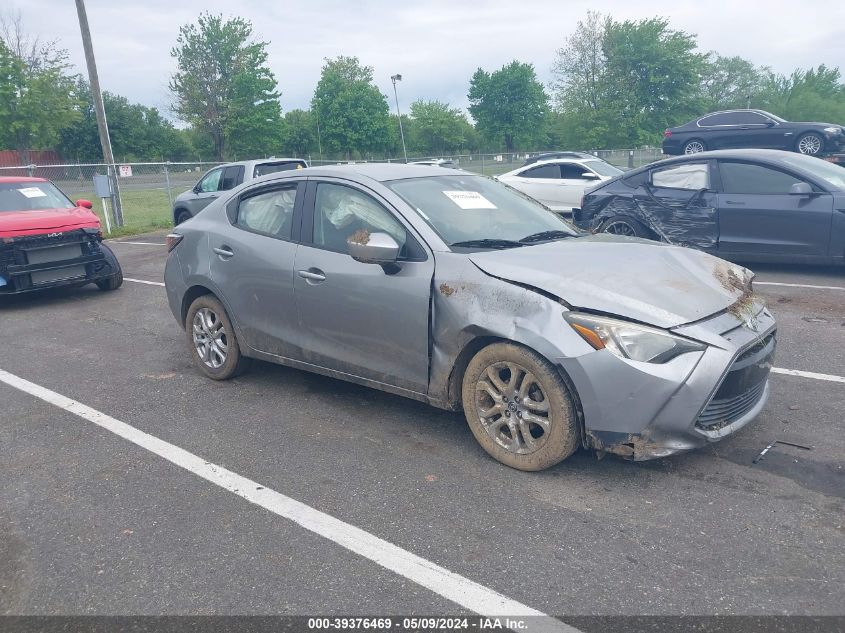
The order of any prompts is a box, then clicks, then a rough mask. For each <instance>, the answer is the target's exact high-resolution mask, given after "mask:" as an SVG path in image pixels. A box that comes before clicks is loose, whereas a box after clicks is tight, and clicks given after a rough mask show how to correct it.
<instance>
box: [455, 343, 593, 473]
mask: <svg viewBox="0 0 845 633" xmlns="http://www.w3.org/2000/svg"><path fill="white" fill-rule="evenodd" d="M461 395H462V399H463V407H464V415H465V416H466V419H467V423H468V424H469V428H470V429H471V430H472V434H473V435H474V436H475V439H476V440H478V443H479V444H481V447H482V448H483V449H484V450H485V451H487V453H489V454H490V455H491V456H492V457H493V458H494V459H496V460H498V461H500V462H501V463H503V464H505V465H507V466H510V467H511V468H516V469H518V470H529V471H534V470H543V469H545V468H549V467H550V466H554V465H555V464H557V463H558V462H560V461H563V460H564V459H566V458H567V457H569V456H570V455H571V454H572V453H573V452H575V449H576V448H578V444H579V442H580V438H581V435H580V431H579V424H578V417H577V415H576V413H575V406H574V404H573V399H572V395H571V394H570V392H569V389H567V387H566V384H565V383H564V382H563V380H562V379H561V377H560V375H559V374H558V372H557V371H556V370H555V368H554V367H553V366H552V365H551V364H550V363H549V362H548V361H547V360H545V359H544V358H542V357H541V356H539V355H538V354H536V353H534V352H532V351H531V350H529V349H526V348H524V347H521V346H520V345H516V344H514V343H494V344H493V345H489V346H488V347H485V348H484V349H482V350H481V351H479V352H478V353H477V354H476V355H475V357H474V358H473V359H472V360H471V361H470V363H469V366H468V367H467V369H466V372H465V373H464V378H463V385H462V392H461Z"/></svg>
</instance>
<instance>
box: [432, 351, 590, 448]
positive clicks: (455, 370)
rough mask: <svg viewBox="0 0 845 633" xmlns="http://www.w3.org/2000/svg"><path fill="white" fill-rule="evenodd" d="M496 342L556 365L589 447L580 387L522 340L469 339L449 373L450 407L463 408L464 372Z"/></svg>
mask: <svg viewBox="0 0 845 633" xmlns="http://www.w3.org/2000/svg"><path fill="white" fill-rule="evenodd" d="M495 343H508V344H510V345H516V346H518V347H522V348H524V349H526V350H528V351H530V352H533V353H534V354H536V355H537V356H539V357H540V358H542V359H544V360H545V361H546V362H547V363H549V364H550V365H551V366H552V367H554V369H555V372H556V373H557V374H558V375H559V376H560V378H561V380H563V383H564V384H565V385H566V388H567V389H568V390H569V394H570V395H571V397H572V406H573V407H574V409H575V415H576V416H577V421H578V433H579V442H580V444H581V446H582V447H583V448H587V445H586V443H585V442H586V439H585V438H586V431H585V422H584V408H583V406H582V405H581V397H580V396H579V395H578V389H576V387H575V383H574V382H573V381H572V378H570V376H569V374H568V373H567V371H566V370H565V369H564V368H563V367H561V366H560V364H558V363H556V362H555V361H554V360H553V359H551V358H548V356H547V355H545V354H543V353H542V352H540V351H539V350H537V349H535V348H533V347H532V346H530V345H527V344H526V343H524V342H522V341H515V340H513V339H509V338H505V337H502V336H494V335H492V334H481V335H479V336H476V337H475V338H472V339H470V340H469V341H467V343H466V344H465V345H464V346H463V348H462V349H461V351H460V352H458V355H457V356H456V357H455V361H454V363H453V364H452V370H451V372H450V374H449V381H448V392H447V400H448V406H449V408H450V409H451V410H454V411H457V410H459V409H460V408H461V402H462V398H463V380H464V374H465V373H466V370H467V367H468V366H469V363H470V361H471V360H472V359H473V357H475V355H476V354H478V352H480V351H481V350H483V349H484V348H486V347H489V346H490V345H493V344H495Z"/></svg>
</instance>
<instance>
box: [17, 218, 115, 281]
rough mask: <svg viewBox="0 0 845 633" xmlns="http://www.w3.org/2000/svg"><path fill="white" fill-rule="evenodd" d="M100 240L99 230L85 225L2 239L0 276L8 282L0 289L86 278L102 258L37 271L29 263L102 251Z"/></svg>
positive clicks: (42, 262) (47, 261)
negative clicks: (91, 261) (69, 229)
mask: <svg viewBox="0 0 845 633" xmlns="http://www.w3.org/2000/svg"><path fill="white" fill-rule="evenodd" d="M99 241H100V237H99V236H98V235H97V234H96V233H90V232H88V231H84V230H81V229H78V230H74V231H65V232H61V233H59V234H58V235H56V234H53V235H49V234H48V235H44V234H41V235H23V236H20V237H13V238H3V239H0V276H3V278H4V279H5V280H6V284H5V285H3V286H0V293H9V292H16V291H21V290H30V289H33V288H35V287H36V286H39V285H42V284H49V283H53V282H57V281H62V280H65V279H77V278H82V279H84V278H85V277H86V276H87V275H88V274H90V273H92V271H94V270H95V268H96V267H97V266H98V265H99V264H98V262H96V261H95V262H93V263H88V264H86V263H85V262H82V263H81V264H77V265H72V266H64V267H62V268H61V269H54V270H53V271H43V272H42V271H38V272H36V269H33V270H32V272H30V271H29V270H28V269H27V268H25V267H27V266H28V265H37V264H49V263H50V262H53V261H55V262H59V261H63V260H71V259H75V258H82V257H86V256H87V257H90V256H94V255H99V254H100V248H99ZM100 258H102V256H100ZM89 268H90V269H91V270H90V271H89V270H88V269H89Z"/></svg>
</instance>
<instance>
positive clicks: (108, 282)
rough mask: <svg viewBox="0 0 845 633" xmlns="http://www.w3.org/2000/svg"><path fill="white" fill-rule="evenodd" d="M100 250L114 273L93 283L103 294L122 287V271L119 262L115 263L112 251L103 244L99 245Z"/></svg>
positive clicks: (115, 258) (115, 259)
mask: <svg viewBox="0 0 845 633" xmlns="http://www.w3.org/2000/svg"><path fill="white" fill-rule="evenodd" d="M100 250H101V251H102V252H103V254H104V255H105V256H106V260H107V262H108V264H109V266H110V267H111V268H112V270H113V271H114V272H113V273H112V274H111V275H109V276H108V277H104V278H102V279H98V280H97V281H95V282H94V283H95V284H97V288H99V289H100V290H102V291H103V292H111V291H112V290H117V289H118V288H120V287H121V286H122V285H123V269H122V268H121V267H120V262H119V261H117V257H116V256H115V254H114V251H112V249H110V248H109V247H108V246H106V245H105V244H100Z"/></svg>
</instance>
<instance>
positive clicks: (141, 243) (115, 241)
mask: <svg viewBox="0 0 845 633" xmlns="http://www.w3.org/2000/svg"><path fill="white" fill-rule="evenodd" d="M108 243H109V244H132V245H134V246H167V244H161V243H160V242H121V241H120V240H108Z"/></svg>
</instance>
